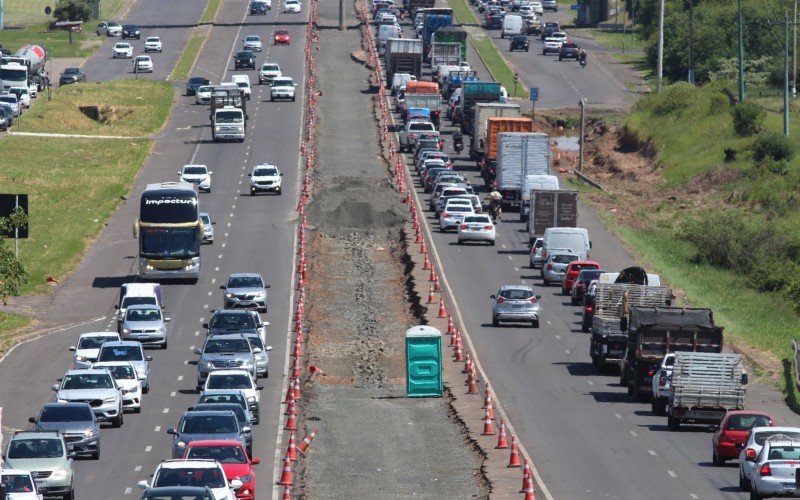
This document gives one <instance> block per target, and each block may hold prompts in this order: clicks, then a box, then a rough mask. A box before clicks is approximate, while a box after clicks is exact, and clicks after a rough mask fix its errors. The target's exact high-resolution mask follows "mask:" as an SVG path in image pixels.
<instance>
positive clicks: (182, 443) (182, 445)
mask: <svg viewBox="0 0 800 500" xmlns="http://www.w3.org/2000/svg"><path fill="white" fill-rule="evenodd" d="M175 444H177V445H178V448H186V442H185V441H178V442H177V443H175Z"/></svg>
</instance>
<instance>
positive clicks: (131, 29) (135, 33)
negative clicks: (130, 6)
mask: <svg viewBox="0 0 800 500" xmlns="http://www.w3.org/2000/svg"><path fill="white" fill-rule="evenodd" d="M141 37H142V33H141V30H140V29H139V27H138V26H137V25H135V24H126V25H125V26H123V27H122V39H123V40H125V39H126V38H135V39H137V40H139V39H140V38H141Z"/></svg>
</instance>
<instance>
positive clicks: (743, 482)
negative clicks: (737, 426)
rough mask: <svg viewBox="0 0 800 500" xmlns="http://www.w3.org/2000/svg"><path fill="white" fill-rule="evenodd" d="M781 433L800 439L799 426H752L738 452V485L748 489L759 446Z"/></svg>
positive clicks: (759, 449) (790, 437)
mask: <svg viewBox="0 0 800 500" xmlns="http://www.w3.org/2000/svg"><path fill="white" fill-rule="evenodd" d="M777 435H781V436H784V437H786V438H787V439H792V440H794V441H798V440H800V428H797V427H753V428H752V429H750V432H749V433H748V434H747V441H746V442H745V443H744V446H743V447H742V449H741V451H740V452H739V487H740V488H741V489H743V490H745V491H750V481H751V479H752V477H753V467H754V465H755V460H756V457H757V456H758V454H759V453H760V452H761V448H763V447H764V443H765V442H766V441H767V439H769V438H771V437H773V436H777Z"/></svg>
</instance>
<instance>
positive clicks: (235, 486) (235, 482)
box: [231, 479, 244, 490]
mask: <svg viewBox="0 0 800 500" xmlns="http://www.w3.org/2000/svg"><path fill="white" fill-rule="evenodd" d="M242 486H244V483H242V482H241V481H239V480H238V479H234V480H233V481H231V489H232V490H240V489H242Z"/></svg>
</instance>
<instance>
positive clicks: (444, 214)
mask: <svg viewBox="0 0 800 500" xmlns="http://www.w3.org/2000/svg"><path fill="white" fill-rule="evenodd" d="M442 217H450V212H442Z"/></svg>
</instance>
